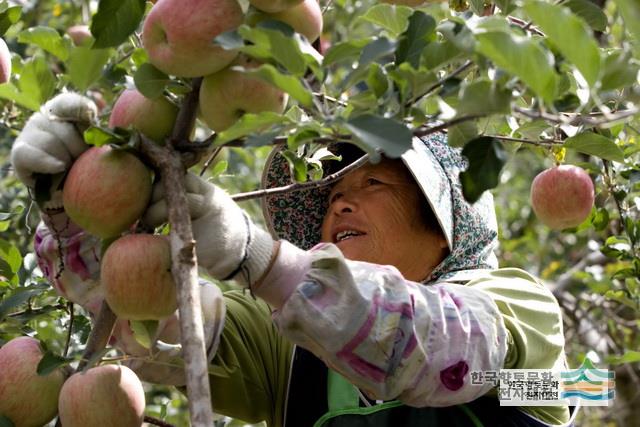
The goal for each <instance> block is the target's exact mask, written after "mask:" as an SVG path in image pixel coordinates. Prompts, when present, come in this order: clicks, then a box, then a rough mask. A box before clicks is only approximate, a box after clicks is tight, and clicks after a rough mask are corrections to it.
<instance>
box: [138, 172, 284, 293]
mask: <svg viewBox="0 0 640 427" xmlns="http://www.w3.org/2000/svg"><path fill="white" fill-rule="evenodd" d="M161 184H162V183H161V182H160V183H156V185H155V187H154V191H153V195H152V197H151V203H150V205H149V208H148V209H147V212H146V213H145V215H144V218H143V221H144V222H145V223H146V224H148V225H150V226H153V227H157V226H158V225H160V224H162V223H165V222H167V218H168V210H167V203H166V200H165V198H164V188H163V186H162V185H161ZM185 187H186V190H187V201H188V203H189V212H190V214H191V219H192V221H193V223H192V227H193V235H194V237H195V239H196V253H197V256H198V262H199V264H200V265H201V266H203V267H204V268H206V269H207V271H208V272H209V274H210V275H211V276H212V277H214V278H216V279H219V280H229V279H236V280H237V281H238V282H239V283H240V284H241V285H244V286H250V285H251V284H253V283H255V282H256V281H257V280H258V279H259V278H260V277H262V276H263V274H264V273H265V271H266V270H267V268H268V266H269V263H270V261H271V256H272V254H273V246H274V241H273V239H272V238H271V236H270V235H269V234H268V233H267V232H265V231H264V230H262V229H260V228H259V227H257V226H256V225H255V224H254V223H253V222H252V221H251V219H250V218H249V216H248V215H247V214H246V213H245V212H244V211H243V210H242V209H241V208H240V206H238V205H237V204H236V202H234V201H233V200H232V199H231V197H230V196H229V195H228V194H227V193H226V192H225V191H224V190H223V189H221V188H220V187H218V186H216V185H214V184H211V183H208V182H207V181H205V180H203V179H201V178H199V177H198V176H196V175H194V174H192V173H187V175H186V177H185Z"/></svg>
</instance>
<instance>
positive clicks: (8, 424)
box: [0, 414, 16, 427]
mask: <svg viewBox="0 0 640 427" xmlns="http://www.w3.org/2000/svg"><path fill="white" fill-rule="evenodd" d="M0 427H16V425H15V424H14V423H13V421H11V419H9V418H8V417H6V416H4V415H2V414H0Z"/></svg>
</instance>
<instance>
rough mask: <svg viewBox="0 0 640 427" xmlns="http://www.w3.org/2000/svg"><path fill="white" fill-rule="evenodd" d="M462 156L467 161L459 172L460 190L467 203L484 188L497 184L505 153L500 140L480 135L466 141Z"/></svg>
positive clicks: (478, 195)
mask: <svg viewBox="0 0 640 427" xmlns="http://www.w3.org/2000/svg"><path fill="white" fill-rule="evenodd" d="M462 156H463V157H466V158H467V160H468V162H469V167H467V170H465V171H464V172H461V173H460V181H461V182H462V192H463V194H464V197H465V199H467V201H468V202H469V203H474V202H476V201H477V200H478V199H479V198H480V196H482V193H483V192H484V191H485V190H489V189H491V188H495V187H496V186H497V185H498V182H499V177H500V172H501V171H502V167H503V166H504V164H505V162H506V161H507V155H506V153H505V151H504V149H503V148H502V144H500V141H498V140H497V139H495V138H491V137H487V136H482V137H480V138H476V139H474V140H473V141H470V142H469V143H467V145H466V146H465V147H464V149H463V150H462Z"/></svg>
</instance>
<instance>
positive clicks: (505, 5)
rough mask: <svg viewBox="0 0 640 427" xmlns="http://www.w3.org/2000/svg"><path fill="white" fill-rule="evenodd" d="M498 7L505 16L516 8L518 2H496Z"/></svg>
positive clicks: (500, 0)
mask: <svg viewBox="0 0 640 427" xmlns="http://www.w3.org/2000/svg"><path fill="white" fill-rule="evenodd" d="M496 5H497V6H498V7H499V8H500V12H501V13H502V14H503V15H508V14H510V13H511V12H513V10H514V9H515V8H516V2H515V1H513V0H496Z"/></svg>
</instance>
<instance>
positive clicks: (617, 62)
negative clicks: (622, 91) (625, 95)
mask: <svg viewBox="0 0 640 427" xmlns="http://www.w3.org/2000/svg"><path fill="white" fill-rule="evenodd" d="M632 58H633V57H632V55H631V52H629V51H624V50H622V49H616V50H613V51H612V52H610V53H609V54H608V55H607V56H606V57H605V59H604V65H603V72H602V78H601V79H600V90H603V91H604V90H612V89H618V88H622V87H625V86H632V85H634V84H635V83H636V79H637V76H638V70H639V68H640V67H639V66H638V64H637V63H636V61H635V60H633V59H632Z"/></svg>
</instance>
